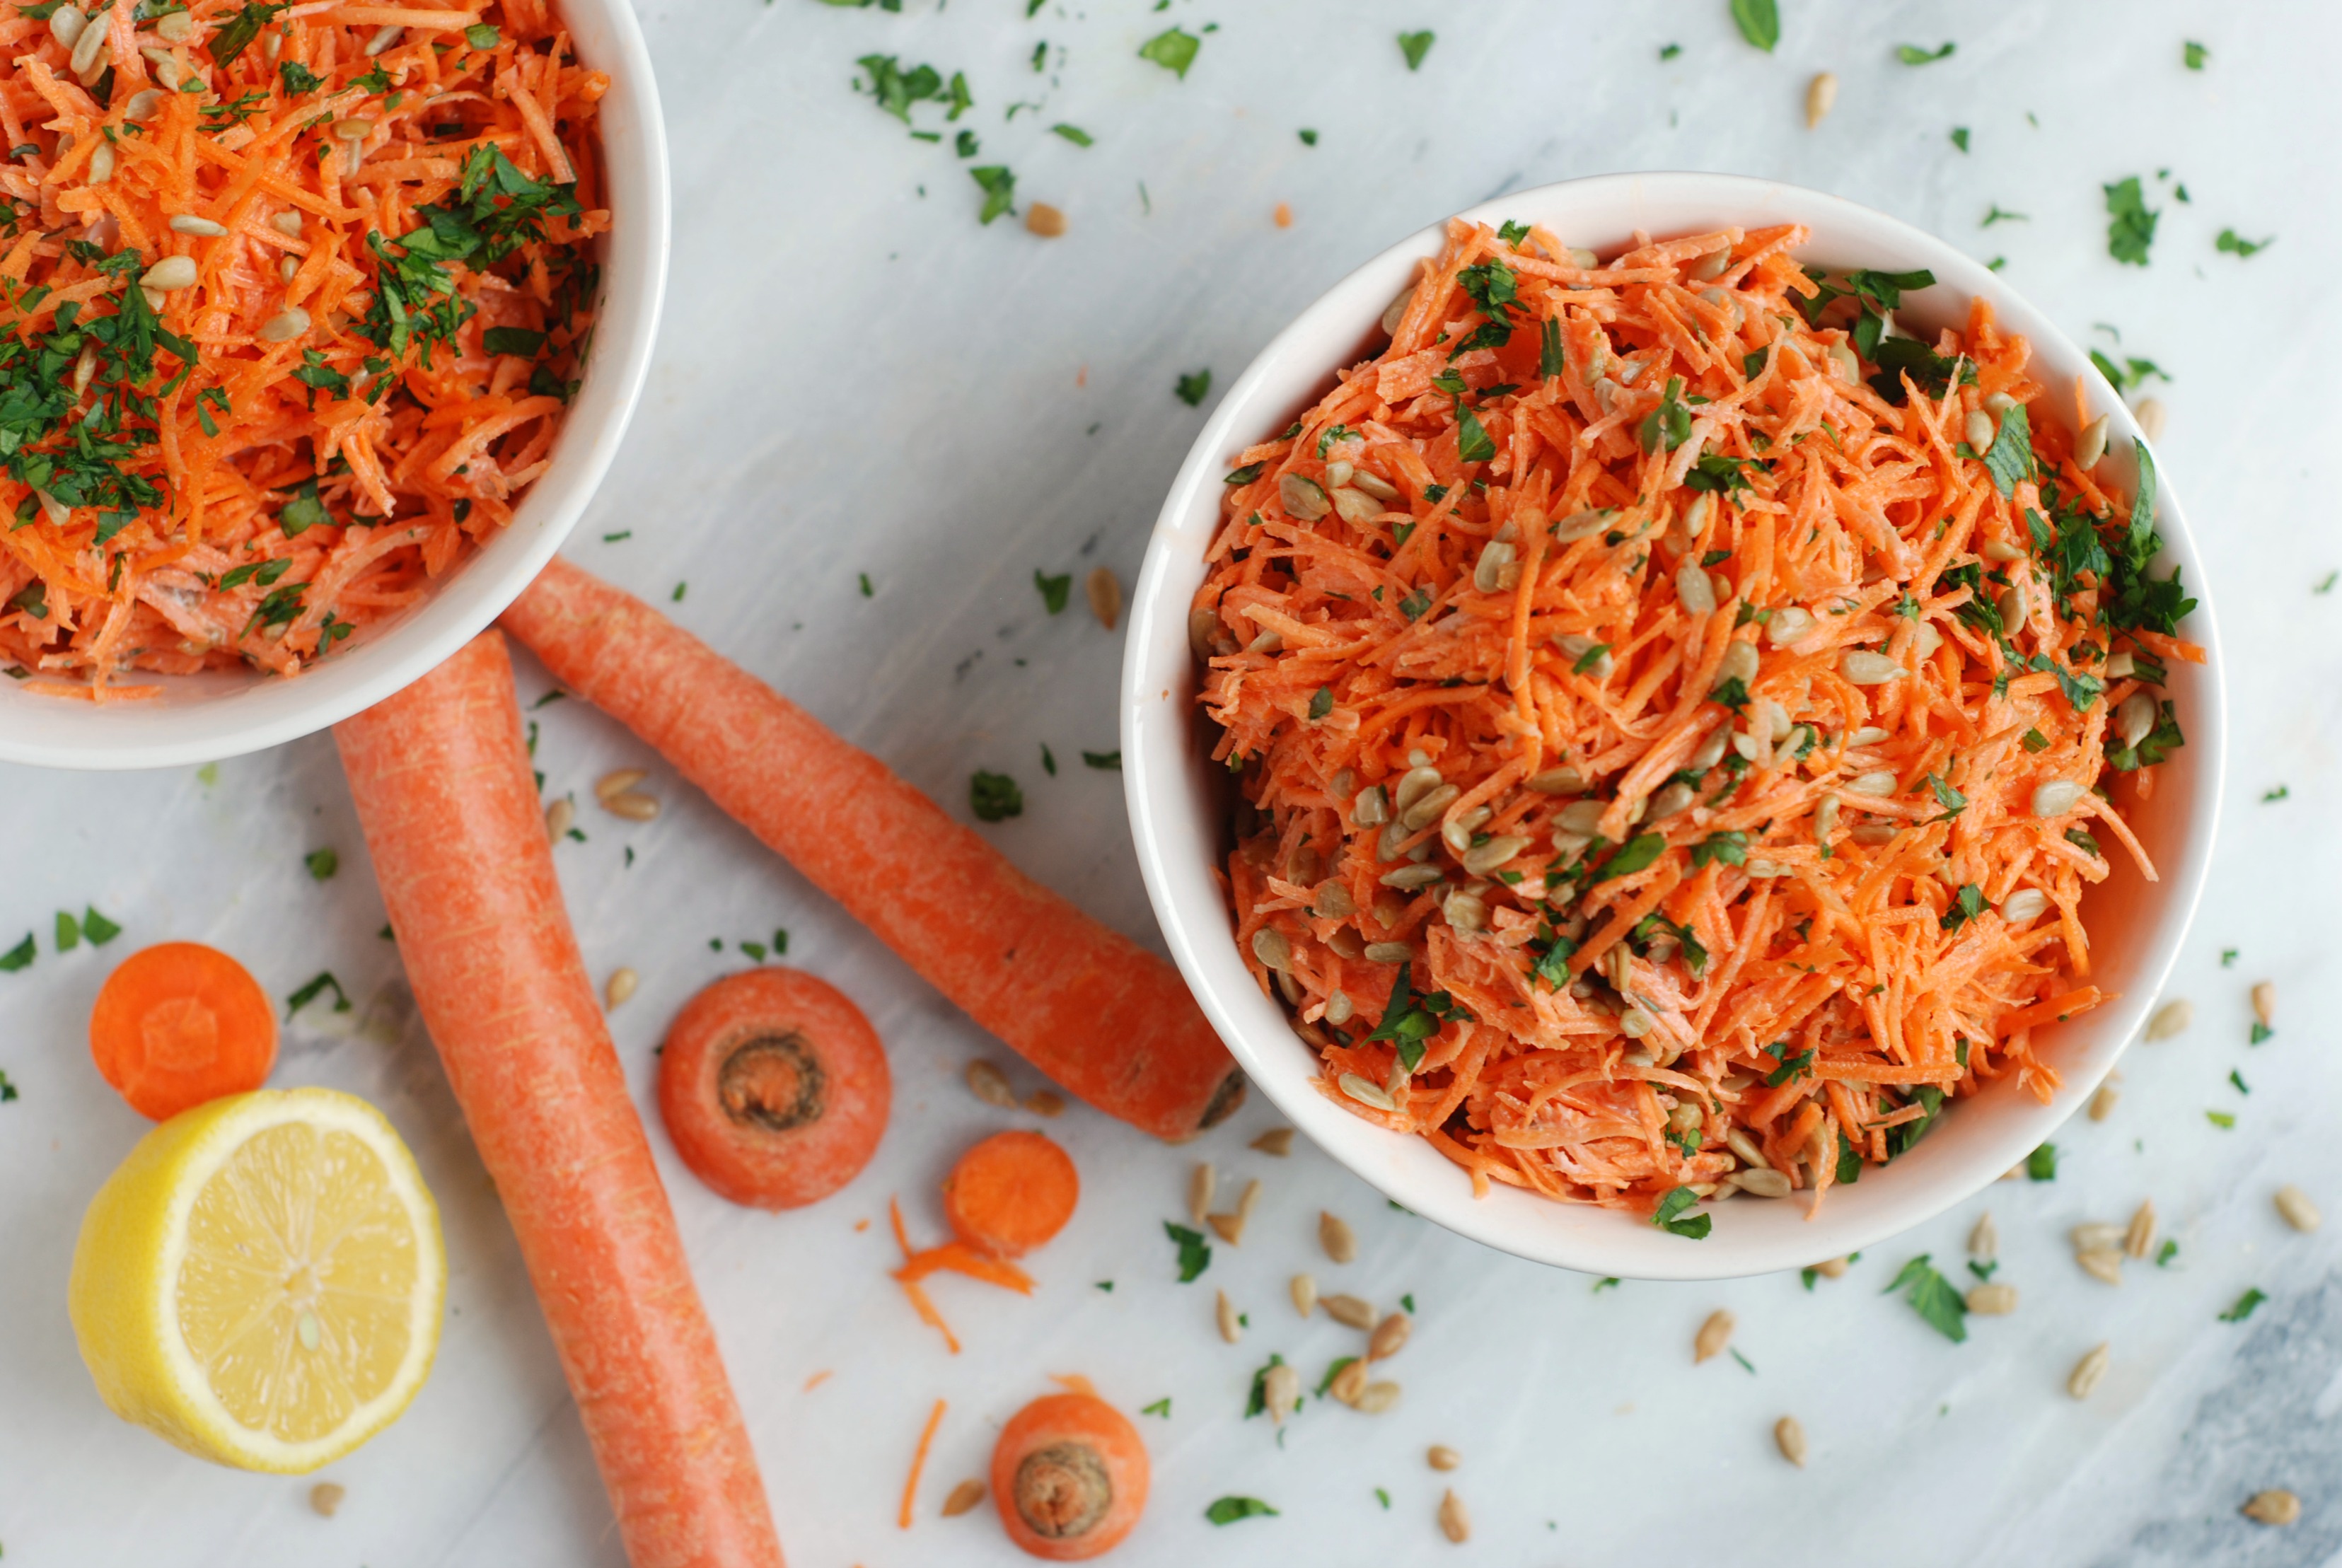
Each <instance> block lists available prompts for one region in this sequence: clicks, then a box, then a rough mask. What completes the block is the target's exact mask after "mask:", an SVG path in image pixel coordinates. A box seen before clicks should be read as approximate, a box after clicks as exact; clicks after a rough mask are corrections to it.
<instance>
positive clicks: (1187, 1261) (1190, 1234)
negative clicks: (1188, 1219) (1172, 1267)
mask: <svg viewBox="0 0 2342 1568" xmlns="http://www.w3.org/2000/svg"><path fill="white" fill-rule="evenodd" d="M1163 1233H1164V1234H1165V1235H1166V1236H1169V1237H1170V1238H1171V1240H1172V1242H1173V1243H1175V1244H1176V1245H1177V1247H1178V1249H1179V1283H1181V1284H1183V1285H1184V1284H1191V1283H1194V1281H1195V1278H1196V1275H1197V1274H1200V1273H1203V1272H1204V1271H1205V1270H1206V1269H1207V1268H1210V1267H1211V1266H1212V1243H1209V1242H1207V1241H1206V1240H1205V1239H1204V1233H1203V1232H1201V1231H1191V1230H1189V1229H1188V1228H1187V1227H1186V1226H1185V1225H1175V1224H1173V1223H1171V1222H1170V1221H1168V1220H1166V1221H1164V1222H1163Z"/></svg>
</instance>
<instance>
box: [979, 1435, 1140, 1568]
mask: <svg viewBox="0 0 2342 1568" xmlns="http://www.w3.org/2000/svg"><path fill="white" fill-rule="evenodd" d="M1146 1469H1147V1467H1146V1444H1145V1443H1141V1442H1140V1441H1139V1440H1138V1432H1137V1429H1136V1428H1135V1427H1133V1426H1132V1425H1131V1424H1130V1422H1129V1421H1128V1419H1127V1418H1126V1417H1125V1416H1124V1415H1123V1413H1122V1412H1120V1411H1118V1410H1116V1409H1115V1407H1114V1406H1112V1405H1110V1404H1108V1403H1106V1401H1104V1400H1102V1399H1100V1398H1098V1397H1097V1396H1096V1395H1095V1394H1088V1393H1053V1394H1050V1395H1048V1396H1047V1397H1046V1398H1042V1399H1036V1400H1035V1401H1034V1402H1033V1403H1030V1404H1028V1405H1026V1407H1025V1408H1024V1409H1022V1410H1020V1411H1018V1412H1017V1413H1016V1416H1015V1417H1014V1418H1013V1419H1011V1420H1010V1422H1009V1423H1008V1425H1007V1427H1006V1429H1005V1430H1003V1431H1002V1433H1000V1441H999V1442H998V1443H996V1444H995V1445H994V1446H993V1450H992V1495H993V1497H994V1498H995V1500H996V1501H997V1502H998V1503H999V1505H1000V1523H1001V1525H1002V1527H1003V1528H1005V1529H1006V1531H1007V1532H1008V1539H1009V1540H1011V1541H1013V1542H1015V1543H1016V1544H1017V1545H1019V1546H1021V1547H1023V1548H1024V1549H1025V1550H1026V1551H1027V1552H1029V1553H1032V1554H1033V1555H1034V1556H1036V1557H1046V1558H1047V1559H1048V1560H1049V1561H1050V1562H1052V1563H1078V1562H1081V1561H1083V1560H1084V1559H1085V1558H1090V1557H1096V1556H1097V1555H1098V1554H1099V1553H1103V1552H1110V1551H1112V1550H1113V1549H1114V1548H1115V1547H1116V1545H1117V1544H1119V1543H1121V1541H1122V1538H1123V1537H1124V1536H1126V1535H1127V1534H1129V1533H1130V1532H1131V1530H1132V1529H1133V1528H1134V1527H1136V1524H1137V1523H1138V1516H1139V1515H1140V1514H1141V1513H1144V1512H1146Z"/></svg>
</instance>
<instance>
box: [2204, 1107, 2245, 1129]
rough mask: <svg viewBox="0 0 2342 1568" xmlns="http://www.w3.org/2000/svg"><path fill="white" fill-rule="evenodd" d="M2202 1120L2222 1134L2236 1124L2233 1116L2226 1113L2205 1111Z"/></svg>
mask: <svg viewBox="0 0 2342 1568" xmlns="http://www.w3.org/2000/svg"><path fill="white" fill-rule="evenodd" d="M2204 1120H2206V1121H2207V1122H2209V1123H2211V1124H2212V1125H2214V1126H2215V1127H2217V1128H2219V1129H2220V1130H2221V1131H2223V1132H2226V1131H2227V1130H2228V1129H2230V1128H2232V1127H2234V1126H2235V1125H2236V1124H2237V1118H2236V1117H2235V1115H2233V1114H2230V1113H2229V1112H2227V1111H2207V1112H2205V1113H2204Z"/></svg>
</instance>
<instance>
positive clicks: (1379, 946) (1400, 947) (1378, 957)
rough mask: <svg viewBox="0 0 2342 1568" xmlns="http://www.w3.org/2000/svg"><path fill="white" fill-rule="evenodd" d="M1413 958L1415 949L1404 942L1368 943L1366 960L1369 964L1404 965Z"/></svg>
mask: <svg viewBox="0 0 2342 1568" xmlns="http://www.w3.org/2000/svg"><path fill="white" fill-rule="evenodd" d="M1414 956H1415V949H1414V948H1412V947H1409V946H1408V945H1407V944H1406V943H1404V942H1369V943H1367V944H1366V962H1367V963H1369V964H1404V963H1406V961H1407V960H1408V959H1410V958H1412V957H1414Z"/></svg>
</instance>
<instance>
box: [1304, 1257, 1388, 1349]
mask: <svg viewBox="0 0 2342 1568" xmlns="http://www.w3.org/2000/svg"><path fill="white" fill-rule="evenodd" d="M1335 1261H1336V1262H1337V1263H1338V1262H1341V1261H1342V1260H1340V1259H1336V1260H1335ZM1318 1304H1319V1305H1320V1306H1322V1307H1324V1308H1325V1309H1326V1316H1327V1317H1329V1318H1332V1319H1333V1320H1334V1321H1335V1322H1336V1323H1340V1324H1341V1325H1342V1326H1343V1327H1344V1328H1354V1329H1357V1330H1360V1331H1361V1332H1365V1331H1368V1330H1371V1329H1372V1328H1373V1327H1374V1326H1375V1309H1374V1305H1373V1303H1369V1302H1365V1301H1361V1300H1359V1299H1358V1298H1357V1297H1356V1296H1352V1295H1332V1296H1326V1297H1324V1298H1323V1299H1322V1300H1320V1301H1319V1303H1318Z"/></svg>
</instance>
